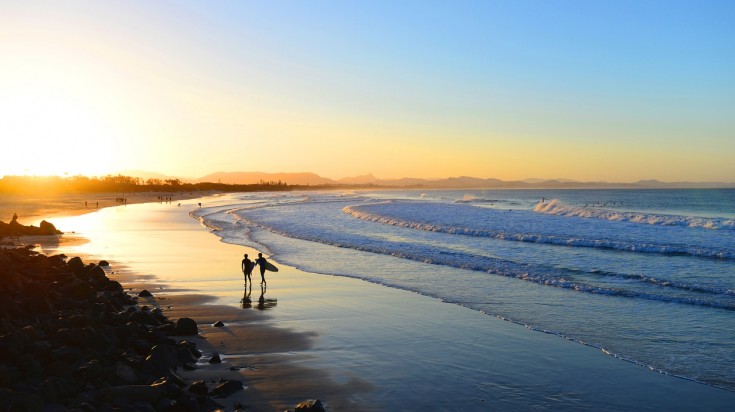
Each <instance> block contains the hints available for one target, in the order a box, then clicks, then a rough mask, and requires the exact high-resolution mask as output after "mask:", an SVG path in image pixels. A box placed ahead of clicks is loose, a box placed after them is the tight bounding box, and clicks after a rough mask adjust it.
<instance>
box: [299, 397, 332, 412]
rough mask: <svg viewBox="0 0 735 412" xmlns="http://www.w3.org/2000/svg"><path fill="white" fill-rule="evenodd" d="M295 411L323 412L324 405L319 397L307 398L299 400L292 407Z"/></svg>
mask: <svg viewBox="0 0 735 412" xmlns="http://www.w3.org/2000/svg"><path fill="white" fill-rule="evenodd" d="M294 411H297V412H325V409H324V405H322V401H320V400H319V399H309V400H306V401H303V402H299V404H298V405H296V408H294Z"/></svg>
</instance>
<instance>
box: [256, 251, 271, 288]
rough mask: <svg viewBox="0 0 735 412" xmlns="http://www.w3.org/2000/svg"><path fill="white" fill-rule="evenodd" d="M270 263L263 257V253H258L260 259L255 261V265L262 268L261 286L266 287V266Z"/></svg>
mask: <svg viewBox="0 0 735 412" xmlns="http://www.w3.org/2000/svg"><path fill="white" fill-rule="evenodd" d="M266 263H268V261H267V260H265V258H264V257H263V254H262V253H258V258H257V259H255V264H256V265H258V266H260V284H261V285H266V284H267V283H265V265H266Z"/></svg>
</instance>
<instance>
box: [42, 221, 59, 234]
mask: <svg viewBox="0 0 735 412" xmlns="http://www.w3.org/2000/svg"><path fill="white" fill-rule="evenodd" d="M38 231H39V234H41V235H60V234H62V232H61V231H60V230H57V229H56V226H54V224H53V223H50V222H47V221H45V220H42V221H41V223H40V224H39V225H38Z"/></svg>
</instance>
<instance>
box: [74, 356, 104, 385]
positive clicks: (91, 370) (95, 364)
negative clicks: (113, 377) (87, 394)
mask: <svg viewBox="0 0 735 412" xmlns="http://www.w3.org/2000/svg"><path fill="white" fill-rule="evenodd" d="M104 373H105V371H104V370H103V369H102V364H101V363H100V361H99V360H97V359H92V360H91V361H89V362H87V363H85V364H84V365H82V366H80V367H79V368H77V370H76V371H74V376H76V377H77V378H79V379H84V380H86V381H94V380H96V379H98V378H100V377H102V375H103V374H104Z"/></svg>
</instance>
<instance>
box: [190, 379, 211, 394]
mask: <svg viewBox="0 0 735 412" xmlns="http://www.w3.org/2000/svg"><path fill="white" fill-rule="evenodd" d="M189 392H191V393H195V394H197V395H206V394H208V393H209V388H207V384H206V383H204V381H196V382H192V383H191V385H189Z"/></svg>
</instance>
